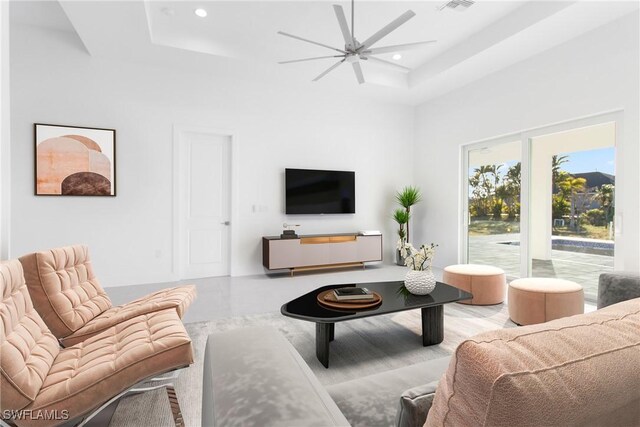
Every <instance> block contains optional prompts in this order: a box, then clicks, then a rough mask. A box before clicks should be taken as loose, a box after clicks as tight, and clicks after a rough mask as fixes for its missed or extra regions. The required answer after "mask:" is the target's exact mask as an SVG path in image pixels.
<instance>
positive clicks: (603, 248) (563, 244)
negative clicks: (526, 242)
mask: <svg viewBox="0 0 640 427" xmlns="http://www.w3.org/2000/svg"><path fill="white" fill-rule="evenodd" d="M498 243H499V244H501V245H513V246H520V242H517V241H512V242H498ZM614 246H615V245H614V243H613V242H603V241H600V240H589V239H584V240H582V239H581V240H576V239H562V238H554V239H552V240H551V249H555V250H558V251H567V252H580V253H586V254H594V255H605V256H613V253H614Z"/></svg>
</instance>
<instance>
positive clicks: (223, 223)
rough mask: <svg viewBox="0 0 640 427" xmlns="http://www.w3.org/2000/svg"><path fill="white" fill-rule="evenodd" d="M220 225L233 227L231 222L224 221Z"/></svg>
mask: <svg viewBox="0 0 640 427" xmlns="http://www.w3.org/2000/svg"><path fill="white" fill-rule="evenodd" d="M220 224H222V225H231V221H223V222H221V223H220Z"/></svg>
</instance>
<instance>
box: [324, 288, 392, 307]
mask: <svg viewBox="0 0 640 427" xmlns="http://www.w3.org/2000/svg"><path fill="white" fill-rule="evenodd" d="M316 298H317V299H318V302H319V303H320V304H322V305H324V306H325V307H331V308H339V309H342V310H360V309H363V308H371V307H375V306H377V305H379V304H380V303H381V302H382V297H381V296H380V294H379V293H377V292H373V299H372V300H367V301H365V302H362V301H353V300H352V301H338V300H336V297H335V295H334V294H333V289H329V290H327V291H323V292H320V293H319V294H318V296H317V297H316Z"/></svg>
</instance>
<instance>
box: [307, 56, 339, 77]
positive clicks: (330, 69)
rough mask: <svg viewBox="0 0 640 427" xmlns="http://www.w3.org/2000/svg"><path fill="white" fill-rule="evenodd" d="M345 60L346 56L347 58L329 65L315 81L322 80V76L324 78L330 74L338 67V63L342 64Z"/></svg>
mask: <svg viewBox="0 0 640 427" xmlns="http://www.w3.org/2000/svg"><path fill="white" fill-rule="evenodd" d="M345 60H346V58H345V59H342V60H340V61H338V62H336V63H335V64H333V65H332V66H331V67H329V68H327V69H326V70H324V71H323V72H322V74H320V75H319V76H318V77H316V78H315V79H313V81H314V82H317V81H318V80H320V79H321V78H323V77H324V76H326V75H327V74H329V73H330V72H331V71H333V70H334V69H335V68H338V65H340V64H342V63H343V62H344V61H345Z"/></svg>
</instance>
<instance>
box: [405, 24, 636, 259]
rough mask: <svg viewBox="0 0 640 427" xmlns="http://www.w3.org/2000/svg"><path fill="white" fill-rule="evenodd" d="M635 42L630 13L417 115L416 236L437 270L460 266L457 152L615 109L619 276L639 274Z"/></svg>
mask: <svg viewBox="0 0 640 427" xmlns="http://www.w3.org/2000/svg"><path fill="white" fill-rule="evenodd" d="M638 39H639V38H638V14H637V13H634V14H632V15H629V16H627V17H624V18H622V19H620V20H618V21H615V22H613V23H611V24H608V25H606V26H604V27H600V28H598V29H596V30H594V31H591V32H589V33H587V34H584V35H582V36H580V37H579V38H576V39H574V40H571V41H569V42H567V43H565V44H563V45H560V46H558V47H556V48H554V49H551V50H549V51H546V52H544V53H541V54H540V55H537V56H535V57H532V58H530V59H527V60H526V61H523V62H521V63H519V64H516V65H514V66H512V67H509V68H507V69H504V70H502V71H500V72H497V73H495V74H493V75H490V76H487V77H485V78H483V79H481V80H478V81H476V82H474V83H473V84H470V85H468V86H466V87H463V88H461V89H459V90H457V91H455V92H452V93H450V94H447V95H444V96H442V97H440V98H438V99H435V100H432V101H430V102H428V103H425V104H423V105H421V106H419V107H418V108H417V110H416V120H415V123H416V133H415V137H416V147H415V166H414V167H415V171H416V183H417V184H418V185H420V186H421V187H422V188H423V190H424V191H423V192H424V196H425V201H424V203H422V204H421V205H420V206H418V208H417V209H416V220H417V221H418V222H419V224H420V225H419V227H416V229H417V230H419V236H418V237H419V239H418V241H425V242H431V241H434V242H437V243H439V244H440V248H439V249H440V250H439V252H438V254H437V256H436V258H435V260H434V265H436V266H440V267H442V266H446V265H448V264H453V263H455V262H457V260H458V242H459V234H458V233H459V226H458V224H459V215H460V188H461V184H460V181H461V171H460V160H461V159H460V155H461V148H460V146H461V145H462V144H466V143H470V142H474V141H478V140H482V139H485V138H491V137H495V136H499V135H505V134H510V133H514V132H518V131H521V130H525V129H529V128H534V127H539V126H544V125H548V124H552V123H556V122H560V121H565V120H570V119H574V118H580V117H583V116H588V115H592V114H597V113H601V112H607V111H612V110H617V109H622V110H624V115H623V116H624V124H623V125H624V129H623V135H622V143H621V144H620V146H618V147H617V154H616V156H617V165H618V170H617V173H616V175H617V176H616V189H617V190H618V191H619V194H623V195H624V196H623V200H622V202H621V203H618V204H617V206H616V210H617V212H618V213H623V217H624V219H623V231H622V235H621V236H618V237H617V241H616V252H617V253H618V254H620V255H621V263H620V265H619V266H617V267H620V268H624V269H626V270H635V271H638V270H639V269H640V265H639V264H640V257H639V241H640V237H639V235H640V230H639V225H640V218H639V213H640V204H639V202H638V200H639V194H638V184H639V182H640V175H639V171H640V167H639V161H640V151H639V149H638V140H639V136H640V135H639V130H638V128H639V122H638V114H639V109H638V93H639V85H638V82H639V72H638V69H639V58H638V51H639V46H638V44H639V43H638ZM533 173H535V171H534V172H533Z"/></svg>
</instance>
